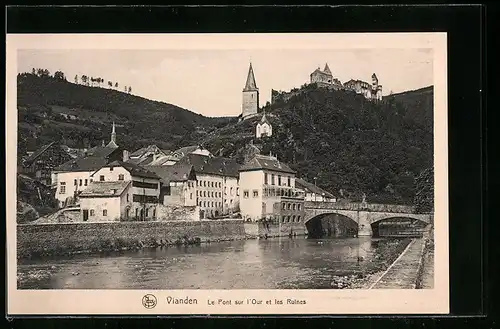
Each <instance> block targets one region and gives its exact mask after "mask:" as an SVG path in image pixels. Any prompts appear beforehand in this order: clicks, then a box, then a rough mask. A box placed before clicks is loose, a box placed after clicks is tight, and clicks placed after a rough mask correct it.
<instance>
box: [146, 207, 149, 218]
mask: <svg viewBox="0 0 500 329" xmlns="http://www.w3.org/2000/svg"><path fill="white" fill-rule="evenodd" d="M148 216H149V209H147V208H146V217H148Z"/></svg>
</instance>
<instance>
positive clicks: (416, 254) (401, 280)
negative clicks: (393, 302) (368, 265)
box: [370, 231, 434, 289]
mask: <svg viewBox="0 0 500 329" xmlns="http://www.w3.org/2000/svg"><path fill="white" fill-rule="evenodd" d="M431 235H432V231H427V232H425V234H424V236H423V237H422V238H418V239H413V240H412V241H411V242H410V244H409V245H408V246H407V247H406V249H405V250H404V251H403V252H402V253H401V255H400V256H399V257H398V258H397V259H396V260H395V261H394V262H393V263H392V264H391V265H390V266H389V267H388V268H387V270H386V271H385V272H384V273H382V274H381V276H380V277H379V278H378V279H377V280H376V281H375V282H374V283H373V284H372V285H371V286H370V289H419V288H423V286H422V282H423V277H424V273H427V274H426V275H425V278H426V279H425V280H426V282H428V281H429V275H432V277H433V263H428V262H426V255H428V254H429V252H431V251H432V254H433V250H434V244H433V243H432V242H430V241H431V239H430V236H431ZM431 266H432V267H431ZM431 280H432V278H431Z"/></svg>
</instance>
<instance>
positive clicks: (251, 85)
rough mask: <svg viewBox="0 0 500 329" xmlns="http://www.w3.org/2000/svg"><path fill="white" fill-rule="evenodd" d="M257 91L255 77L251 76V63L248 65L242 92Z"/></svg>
mask: <svg viewBox="0 0 500 329" xmlns="http://www.w3.org/2000/svg"><path fill="white" fill-rule="evenodd" d="M256 90H259V88H257V84H256V83H255V76H254V74H253V68H252V63H250V67H249V68H248V75H247V82H246V83H245V88H244V89H243V91H256Z"/></svg>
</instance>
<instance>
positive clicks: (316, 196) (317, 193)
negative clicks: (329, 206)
mask: <svg viewBox="0 0 500 329" xmlns="http://www.w3.org/2000/svg"><path fill="white" fill-rule="evenodd" d="M295 186H296V187H297V188H298V189H301V190H303V191H304V200H305V201H318V202H337V198H336V197H335V196H334V195H333V194H332V193H330V192H328V191H325V190H323V189H322V188H320V187H318V186H316V185H315V184H312V183H309V182H307V181H305V180H303V179H301V178H297V179H295Z"/></svg>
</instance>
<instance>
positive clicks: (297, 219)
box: [281, 215, 301, 223]
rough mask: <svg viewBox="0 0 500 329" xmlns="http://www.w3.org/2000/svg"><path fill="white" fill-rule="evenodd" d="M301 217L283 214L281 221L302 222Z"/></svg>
mask: <svg viewBox="0 0 500 329" xmlns="http://www.w3.org/2000/svg"><path fill="white" fill-rule="evenodd" d="M300 218H301V217H300V216H295V215H292V216H283V217H281V222H282V223H290V222H292V223H296V222H297V223H298V222H300Z"/></svg>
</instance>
